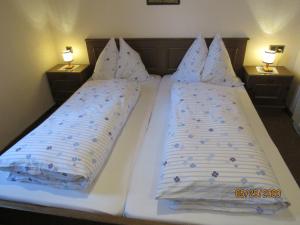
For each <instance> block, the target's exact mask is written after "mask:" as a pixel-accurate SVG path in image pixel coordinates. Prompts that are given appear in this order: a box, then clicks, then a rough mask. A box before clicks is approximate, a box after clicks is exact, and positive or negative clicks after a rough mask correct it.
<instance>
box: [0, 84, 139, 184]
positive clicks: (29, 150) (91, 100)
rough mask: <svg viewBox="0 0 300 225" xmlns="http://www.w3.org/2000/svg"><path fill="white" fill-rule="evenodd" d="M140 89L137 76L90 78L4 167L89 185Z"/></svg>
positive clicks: (17, 176) (22, 175)
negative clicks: (131, 79) (114, 78)
mask: <svg viewBox="0 0 300 225" xmlns="http://www.w3.org/2000/svg"><path fill="white" fill-rule="evenodd" d="M139 93H140V88H139V85H138V83H137V82H134V81H126V80H118V79H116V80H105V81H99V80H92V81H88V82H86V83H85V84H84V85H83V86H82V87H81V88H80V89H79V90H78V91H77V92H76V93H75V94H74V95H73V96H72V97H71V98H70V99H69V100H68V101H67V102H66V103H65V104H63V105H62V106H61V107H60V108H59V109H58V110H57V111H56V112H54V113H53V114H52V115H51V116H50V117H49V118H48V119H47V120H46V121H45V122H43V123H42V124H41V125H40V126H39V127H37V128H36V129H35V130H33V131H32V132H31V133H30V134H29V135H27V136H25V137H24V138H23V139H21V140H20V141H19V142H18V143H17V144H16V145H15V146H13V147H12V148H11V149H9V150H8V151H7V152H5V153H4V154H3V155H2V156H1V157H0V169H8V170H11V172H12V173H11V174H10V176H9V179H10V180H15V181H23V182H34V183H39V184H48V185H52V186H56V187H60V188H67V189H84V188H87V187H88V186H89V185H90V184H92V182H93V181H94V180H95V178H96V176H97V175H98V173H99V171H101V168H102V167H103V166H104V164H105V162H106V160H107V158H108V157H109V155H110V151H111V150H112V146H113V144H114V142H115V140H116V138H117V137H118V135H119V132H120V131H121V129H122V127H123V126H124V124H125V122H126V120H127V117H128V115H129V113H130V112H131V110H132V109H133V107H134V105H135V104H136V101H137V99H138V96H139ZM49 131H51V135H49ZM33 134H34V135H33ZM16 168H18V170H16ZM17 172H19V173H17ZM26 174H27V175H26ZM28 174H30V176H28ZM33 174H34V175H33ZM29 178H30V179H29ZM72 180H75V181H74V182H72ZM69 181H70V182H69Z"/></svg>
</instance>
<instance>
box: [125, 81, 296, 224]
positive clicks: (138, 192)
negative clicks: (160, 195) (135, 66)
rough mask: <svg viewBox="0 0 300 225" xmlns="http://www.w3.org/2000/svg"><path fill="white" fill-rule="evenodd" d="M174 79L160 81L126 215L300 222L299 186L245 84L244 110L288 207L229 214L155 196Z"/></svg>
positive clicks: (196, 221)
mask: <svg viewBox="0 0 300 225" xmlns="http://www.w3.org/2000/svg"><path fill="white" fill-rule="evenodd" d="M171 84H172V81H171V79H170V78H169V76H165V77H164V78H163V80H162V82H161V84H160V89H159V92H158V95H157V98H156V104H155V107H154V109H153V112H152V119H151V122H150V124H149V128H148V131H147V133H146V136H145V138H144V143H143V145H142V147H141V149H140V151H139V155H138V156H137V161H136V165H135V167H134V169H133V174H132V180H131V185H130V188H129V192H128V195H127V200H126V207H125V212H124V213H125V215H126V216H127V217H130V218H138V219H144V220H153V221H167V222H173V223H184V224H186V223H189V224H207V225H212V224H214V225H217V224H222V225H224V224H228V225H229V224H230V225H235V224H249V225H253V224H256V225H259V224H263V225H268V224H285V225H290V224H295V225H296V224H297V225H299V224H300V189H299V187H298V185H297V183H296V182H295V180H294V178H293V176H292V175H291V173H290V171H289V169H288V168H287V166H286V164H285V162H284V161H283V159H282V157H281V155H280V153H279V151H278V149H277V148H276V146H275V145H274V143H273V142H272V140H271V138H270V137H269V135H268V133H267V131H266V129H265V127H264V125H263V123H262V121H261V120H260V118H259V116H258V114H257V112H256V111H255V108H254V106H253V104H252V102H251V100H250V98H249V96H248V94H247V92H246V91H245V89H244V88H243V87H241V88H238V89H237V92H238V96H239V97H240V98H241V99H240V100H241V102H242V106H243V109H244V112H245V114H246V116H247V118H248V119H249V121H250V123H251V127H252V129H253V131H254V134H255V136H256V138H257V140H258V142H259V144H260V145H261V147H262V149H263V150H264V152H265V153H266V156H267V158H268V160H269V162H270V163H271V166H272V168H273V170H274V173H275V175H276V176H277V178H278V180H279V183H280V185H281V188H282V191H283V192H284V194H285V196H286V197H287V198H288V200H289V201H290V202H291V206H290V207H289V208H288V209H287V210H283V211H281V212H279V213H278V214H276V215H272V216H263V215H249V214H229V213H220V212H212V211H204V210H203V211H199V212H197V213H195V212H176V211H173V210H171V209H169V208H168V205H167V204H168V203H167V202H166V201H162V200H159V201H158V200H156V199H155V190H156V186H157V182H158V176H159V168H160V157H161V155H162V150H163V143H164V137H165V133H166V130H167V129H166V128H167V126H166V124H167V120H168V117H169V108H170V88H171Z"/></svg>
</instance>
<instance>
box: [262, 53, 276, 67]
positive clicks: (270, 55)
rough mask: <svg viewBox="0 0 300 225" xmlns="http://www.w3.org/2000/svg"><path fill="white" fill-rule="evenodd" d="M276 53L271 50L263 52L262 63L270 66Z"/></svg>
mask: <svg viewBox="0 0 300 225" xmlns="http://www.w3.org/2000/svg"><path fill="white" fill-rule="evenodd" d="M275 57H276V52H275V51H272V50H265V51H264V54H263V59H262V61H263V62H264V63H267V64H272V63H273V62H274V61H275Z"/></svg>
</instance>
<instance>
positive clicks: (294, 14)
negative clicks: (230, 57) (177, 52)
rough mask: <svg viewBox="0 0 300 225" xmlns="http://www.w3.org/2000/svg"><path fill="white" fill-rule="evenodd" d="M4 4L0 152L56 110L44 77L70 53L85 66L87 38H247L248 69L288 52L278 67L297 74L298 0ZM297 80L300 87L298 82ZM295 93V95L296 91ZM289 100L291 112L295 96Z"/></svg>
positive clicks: (10, 0) (18, 0)
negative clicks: (278, 47) (270, 51)
mask: <svg viewBox="0 0 300 225" xmlns="http://www.w3.org/2000/svg"><path fill="white" fill-rule="evenodd" d="M145 2H146V0H4V1H1V3H0V27H1V34H2V35H1V36H0V47H1V48H0V56H1V59H2V60H0V68H1V70H0V71H1V78H0V79H1V80H0V88H1V89H0V103H1V111H0V113H1V115H0V125H1V130H0V148H1V147H2V146H3V145H5V144H6V143H7V142H8V141H9V140H11V139H12V138H13V137H15V136H16V135H17V134H18V133H19V132H20V131H22V130H23V129H24V128H25V127H26V126H27V125H28V124H30V123H31V122H32V121H33V120H35V119H36V118H37V117H38V116H39V115H40V114H41V113H43V112H44V111H45V110H46V109H48V108H49V107H50V106H51V105H52V104H53V102H52V98H51V95H50V92H49V89H48V84H47V81H46V80H45V76H44V74H43V73H44V71H45V70H46V69H48V68H49V67H51V66H52V65H54V64H55V63H56V62H57V61H60V60H61V54H60V53H61V51H62V50H63V49H64V47H65V46H66V45H72V46H73V48H74V51H75V62H77V63H87V62H88V57H87V52H86V46H85V42H84V39H85V38H87V37H102V38H103V37H111V36H114V37H119V36H122V37H195V36H196V35H197V34H198V33H199V32H201V33H202V34H203V35H204V36H206V37H211V36H213V35H214V34H215V33H216V32H218V33H220V34H221V35H222V36H224V37H245V36H246V37H249V38H250V41H249V43H248V48H247V53H246V59H245V64H247V65H257V64H261V51H262V50H263V49H265V48H267V47H268V45H269V44H285V45H286V51H285V53H284V54H283V56H282V57H281V59H280V61H279V64H280V65H286V66H288V67H289V68H290V69H291V70H295V71H296V72H298V73H297V74H298V76H299V78H300V71H299V66H297V65H299V60H298V61H297V63H296V56H297V55H298V52H299V50H300V43H299V39H300V23H299V22H298V21H300V12H299V9H300V1H299V0H226V1H225V0H181V5H179V6H147V5H146V3H145ZM299 80H300V79H299ZM294 87H297V85H296V84H295V85H294ZM295 90H296V89H295V88H294V89H293V90H292V92H291V95H290V101H289V102H291V104H292V103H293V97H294V94H295V93H296V91H295Z"/></svg>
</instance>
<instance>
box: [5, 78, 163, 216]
mask: <svg viewBox="0 0 300 225" xmlns="http://www.w3.org/2000/svg"><path fill="white" fill-rule="evenodd" d="M159 83H160V77H158V76H152V77H151V79H149V80H147V81H146V82H143V83H141V93H140V98H139V100H138V102H137V104H136V106H135V108H134V109H133V111H132V112H131V115H130V116H129V118H128V121H127V123H126V124H125V126H124V127H123V130H122V133H121V135H120V136H119V138H118V139H117V142H116V143H115V146H114V149H113V151H112V154H111V156H110V158H109V160H108V161H107V164H106V165H105V167H104V169H103V170H102V172H101V174H100V175H99V177H98V178H97V181H96V182H95V184H94V186H93V187H92V189H91V190H90V191H89V192H82V191H75V190H63V189H56V188H51V187H49V186H42V185H35V184H26V183H16V182H10V181H8V180H7V175H8V174H7V173H6V172H1V173H0V199H2V200H10V201H17V202H24V203H32V204H37V205H44V206H52V207H59V208H67V209H74V210H80V211H86V212H93V213H106V214H110V215H122V213H123V211H124V206H125V200H126V194H127V191H128V185H129V181H130V179H129V177H130V174H131V170H132V164H133V159H134V158H135V154H136V152H137V149H139V145H140V144H141V143H142V140H143V137H144V135H145V133H146V130H147V127H148V124H149V118H150V116H151V112H152V108H153V104H154V101H155V96H156V93H157V89H158V87H159Z"/></svg>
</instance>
